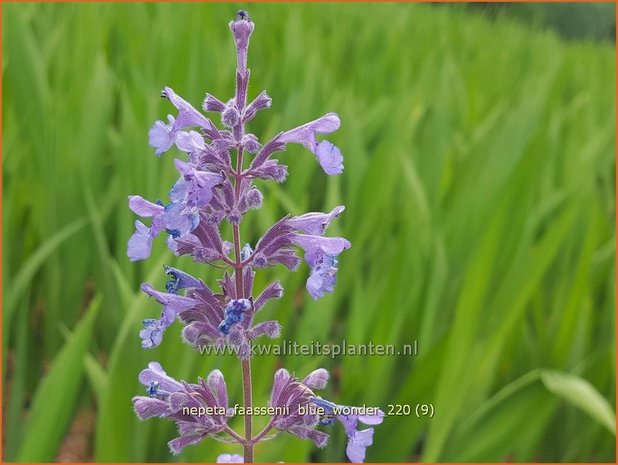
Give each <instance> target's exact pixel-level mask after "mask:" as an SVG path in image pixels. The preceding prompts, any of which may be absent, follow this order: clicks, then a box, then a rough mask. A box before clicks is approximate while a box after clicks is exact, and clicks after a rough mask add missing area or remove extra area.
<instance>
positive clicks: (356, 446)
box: [311, 397, 384, 463]
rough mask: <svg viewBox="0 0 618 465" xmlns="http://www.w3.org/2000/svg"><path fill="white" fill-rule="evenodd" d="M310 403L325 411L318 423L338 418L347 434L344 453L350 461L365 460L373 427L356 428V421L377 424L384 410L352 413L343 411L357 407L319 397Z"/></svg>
mask: <svg viewBox="0 0 618 465" xmlns="http://www.w3.org/2000/svg"><path fill="white" fill-rule="evenodd" d="M311 402H312V403H314V404H315V405H317V406H319V407H321V408H322V409H324V411H325V415H323V416H322V417H321V418H320V420H319V423H320V424H321V425H331V424H332V423H333V422H335V421H336V420H338V421H339V422H341V424H343V426H344V428H345V431H346V434H347V435H348V445H347V448H346V454H347V456H348V458H349V459H350V461H351V462H354V463H362V462H364V460H365V450H366V449H367V447H369V446H370V445H371V444H372V443H373V428H367V429H364V430H358V429H357V425H358V423H359V422H360V423H363V424H365V425H379V424H381V423H382V421H384V412H383V411H382V410H378V411H377V413H375V414H372V415H361V414H353V413H347V414H346V413H344V412H346V411H354V410H355V409H356V410H357V411H358V410H360V408H358V407H346V406H340V405H337V404H335V403H333V402H330V401H328V400H325V399H322V398H320V397H314V398H313V399H312V400H311Z"/></svg>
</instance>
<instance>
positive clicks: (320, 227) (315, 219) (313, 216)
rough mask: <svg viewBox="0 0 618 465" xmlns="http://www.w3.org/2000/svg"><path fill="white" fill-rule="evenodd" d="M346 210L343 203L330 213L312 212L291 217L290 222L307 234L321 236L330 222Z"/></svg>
mask: <svg viewBox="0 0 618 465" xmlns="http://www.w3.org/2000/svg"><path fill="white" fill-rule="evenodd" d="M344 210H345V207H344V206H343V205H339V206H337V207H335V208H333V209H332V210H331V211H330V213H321V212H311V213H305V214H304V215H300V216H295V217H294V218H290V220H289V221H288V224H289V225H290V226H292V228H294V229H296V230H298V231H302V232H304V233H305V234H313V235H319V236H321V235H322V234H324V231H326V228H328V226H329V225H330V222H331V221H332V220H333V219H334V218H337V217H338V216H339V215H341V213H342V212H343V211H344Z"/></svg>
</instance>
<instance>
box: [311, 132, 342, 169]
mask: <svg viewBox="0 0 618 465" xmlns="http://www.w3.org/2000/svg"><path fill="white" fill-rule="evenodd" d="M314 153H315V156H316V158H317V159H318V162H319V163H320V166H321V167H322V169H323V170H324V172H325V173H326V174H328V175H329V176H333V175H335V174H341V173H343V155H341V151H340V150H339V149H338V148H337V147H336V146H335V145H334V144H332V143H331V142H329V141H327V140H323V141H322V142H320V143H319V144H318V146H317V148H316V149H315V152H314Z"/></svg>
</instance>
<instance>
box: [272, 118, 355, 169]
mask: <svg viewBox="0 0 618 465" xmlns="http://www.w3.org/2000/svg"><path fill="white" fill-rule="evenodd" d="M340 124H341V121H340V120H339V115H337V114H336V113H328V114H326V115H324V116H322V117H321V118H318V119H316V120H314V121H311V122H309V123H306V124H303V125H302V126H299V127H297V128H295V129H291V130H289V131H286V132H284V133H282V134H281V135H280V136H279V137H278V140H279V141H280V142H284V143H286V144H287V143H289V142H295V143H298V144H303V145H304V146H305V147H307V148H308V149H309V150H311V152H313V154H314V155H315V157H316V158H317V160H318V162H319V163H320V166H321V167H322V169H323V170H324V172H325V173H326V174H328V175H329V176H333V175H335V174H341V173H342V172H343V156H342V155H341V152H340V151H339V149H338V148H337V147H335V146H334V145H333V144H332V143H330V142H329V141H327V140H324V141H322V142H320V143H319V144H318V142H317V140H316V138H315V136H316V134H328V133H331V132H333V131H336V130H337V129H339V125H340Z"/></svg>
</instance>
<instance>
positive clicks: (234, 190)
mask: <svg viewBox="0 0 618 465" xmlns="http://www.w3.org/2000/svg"><path fill="white" fill-rule="evenodd" d="M253 28H254V24H253V23H252V22H251V21H250V19H249V16H248V15H247V13H246V12H244V11H240V12H239V13H238V14H237V16H236V19H235V20H234V21H232V22H231V23H230V29H231V31H232V33H233V37H234V41H235V44H236V56H237V69H236V89H235V94H234V97H232V98H231V99H229V100H227V101H226V102H224V101H222V100H219V99H218V98H216V97H214V96H212V95H210V94H206V97H205V98H204V101H203V104H202V109H203V110H204V112H206V113H218V118H219V119H220V122H221V127H217V125H215V124H214V123H213V122H212V121H211V119H210V118H209V117H206V116H205V115H204V114H202V113H201V112H200V111H198V110H197V109H196V108H194V107H193V106H192V105H191V104H190V103H188V102H187V101H185V100H184V99H182V98H181V97H179V96H178V95H177V94H176V93H175V92H174V91H173V90H172V89H171V88H169V87H166V88H165V89H163V91H162V93H161V96H162V97H163V98H165V99H166V100H168V101H169V102H170V103H171V105H172V106H173V107H174V108H175V109H176V115H175V116H174V115H168V116H167V122H164V121H156V122H155V124H154V126H153V127H152V128H151V129H150V132H149V142H150V145H151V146H152V147H153V148H154V149H155V154H156V155H157V156H161V155H162V154H164V153H165V152H167V151H169V150H171V149H172V148H173V147H174V146H175V147H176V148H177V149H178V150H179V151H180V152H183V153H184V154H186V156H184V157H182V159H180V158H177V159H175V160H174V167H175V169H176V170H177V171H178V176H179V177H178V180H177V181H176V182H175V183H174V185H173V186H172V187H171V189H170V190H169V200H168V201H167V202H164V201H161V200H157V201H155V202H152V201H149V200H146V199H144V198H142V197H140V196H130V197H129V208H130V209H131V210H132V211H133V212H135V213H136V214H137V215H139V216H141V217H143V218H149V219H150V225H149V226H147V225H145V224H144V223H143V222H142V221H140V220H137V221H136V223H135V226H136V229H135V233H134V234H133V235H132V236H131V238H130V239H129V243H128V249H127V254H128V256H129V258H130V259H131V260H133V261H135V260H143V259H146V258H148V257H149V256H150V254H151V250H152V244H153V241H154V240H155V238H157V237H158V236H160V235H162V236H164V237H165V241H166V244H167V247H168V248H169V249H170V250H171V251H172V252H173V253H174V254H175V255H177V256H182V255H189V256H191V257H192V258H193V260H194V261H195V262H200V263H206V264H210V265H214V266H217V267H219V268H227V270H226V271H225V272H224V273H223V276H222V277H221V279H220V280H219V281H218V283H217V284H218V286H217V287H218V289H216V290H213V289H211V287H209V285H207V284H206V283H205V282H204V281H202V280H201V279H200V278H199V277H195V276H192V275H190V274H188V273H185V272H184V271H182V270H180V269H177V268H172V267H167V266H166V267H165V270H164V271H165V273H167V275H168V276H169V281H168V282H167V284H166V286H165V291H160V290H157V289H154V288H153V287H152V286H151V285H150V284H148V283H144V284H142V287H141V288H142V290H143V291H144V292H145V293H146V294H148V295H149V296H151V297H152V298H154V300H156V301H157V302H158V303H159V304H161V306H162V311H161V314H160V317H159V318H149V319H145V320H144V322H143V328H142V330H141V331H140V337H141V339H142V343H141V344H142V347H143V348H145V349H153V348H156V347H157V346H159V345H160V344H161V342H162V340H163V337H164V334H165V332H166V330H167V329H168V328H169V327H170V326H171V325H172V324H173V323H174V322H175V321H180V322H181V323H182V324H183V325H184V327H183V329H182V338H183V340H184V341H185V342H187V343H188V344H190V345H191V346H193V347H195V348H199V347H203V346H206V345H212V346H226V345H227V346H230V347H231V348H233V349H234V353H235V354H237V355H238V357H239V359H240V361H241V367H242V384H243V403H244V406H245V407H248V408H251V406H252V392H251V391H252V389H251V388H252V386H251V384H252V383H251V365H250V359H251V355H252V351H251V348H252V344H253V341H254V340H256V339H257V338H259V337H260V336H266V337H268V338H276V337H278V336H279V334H280V332H281V325H280V324H279V322H277V321H274V320H261V321H257V318H256V317H257V314H258V313H259V312H260V311H261V310H262V309H263V308H264V306H265V305H266V303H267V302H268V301H269V300H270V299H278V298H280V297H281V296H282V295H283V288H282V287H281V284H280V283H279V281H275V282H273V283H271V284H270V285H268V286H267V287H266V288H264V289H262V290H261V291H260V292H259V293H258V292H256V291H255V290H254V286H253V283H254V277H255V273H256V271H257V270H259V269H261V268H265V267H268V266H273V265H277V264H282V265H284V266H285V267H287V268H288V269H290V270H296V269H297V268H298V266H299V264H300V262H301V258H299V255H298V254H299V252H300V251H303V252H304V260H305V262H306V263H307V265H308V266H309V268H310V273H309V276H308V279H307V284H306V287H307V291H308V292H309V294H310V295H311V296H312V297H313V298H314V299H318V298H320V297H322V296H323V295H324V293H325V292H333V287H334V285H335V282H336V277H337V257H338V256H339V254H341V253H342V252H343V251H344V250H346V249H348V248H349V247H350V243H349V241H348V240H346V239H344V238H342V237H329V236H326V235H325V233H326V230H327V228H328V226H329V225H330V223H331V222H332V221H333V220H334V219H335V218H337V217H338V216H339V215H340V214H341V213H342V212H343V211H344V207H343V206H335V207H334V208H333V209H332V210H331V211H330V212H328V213H316V212H313V213H306V214H304V215H299V216H290V215H288V216H285V217H283V218H282V219H280V220H279V221H278V222H277V223H275V224H274V225H273V226H272V227H270V228H269V229H268V230H267V231H266V232H265V233H264V234H263V236H262V237H261V238H260V239H259V240H258V241H257V242H256V243H255V244H249V243H245V244H244V245H243V244H242V242H241V238H240V224H241V223H242V221H243V218H244V216H245V215H246V214H247V213H248V212H249V210H252V209H258V208H260V207H261V205H262V202H263V195H262V193H261V191H260V190H259V189H258V187H257V186H256V185H255V184H254V181H255V180H258V179H260V180H267V181H268V180H273V181H276V182H280V183H281V182H283V181H284V180H285V179H286V177H287V175H288V170H287V166H285V165H284V164H281V163H280V162H279V160H277V159H275V158H273V155H274V154H276V153H277V152H281V151H283V150H284V149H285V148H286V145H287V144H289V143H297V144H302V145H304V146H305V147H306V148H307V149H309V150H310V151H311V152H312V153H313V155H314V156H315V158H316V160H317V162H318V163H319V164H320V166H321V168H322V169H323V170H324V172H325V173H326V174H327V175H331V176H332V175H337V174H340V173H341V172H342V171H343V157H342V155H341V152H340V151H339V149H338V148H337V147H336V146H335V145H333V144H332V143H331V142H329V141H328V140H318V136H319V135H321V134H329V133H332V132H333V131H335V130H337V129H338V128H339V125H340V120H339V117H338V116H337V114H335V113H328V114H326V115H324V116H322V117H320V118H317V119H316V120H314V121H311V122H309V123H306V124H303V125H302V126H299V127H297V128H294V129H290V130H287V131H283V132H280V133H279V134H277V135H276V136H275V137H274V138H272V139H271V140H270V141H268V142H266V143H265V144H262V143H260V141H259V139H258V137H257V136H256V135H254V134H251V133H248V132H246V124H247V123H248V122H249V121H250V120H251V119H253V118H254V117H255V116H256V115H257V113H258V112H259V111H260V110H264V109H267V108H269V107H270V105H271V99H270V97H269V96H268V95H267V94H266V92H261V93H260V94H258V95H257V97H256V98H255V99H254V100H253V101H251V102H250V103H247V90H248V84H249V76H250V72H249V69H248V68H247V51H248V47H249V38H250V36H251V33H252V32H253ZM245 165H248V166H245ZM224 222H228V223H229V224H231V229H232V238H231V240H225V239H224V238H223V237H222V236H221V232H220V231H221V226H222V224H223V223H224ZM328 378H329V375H328V372H327V371H326V370H324V369H318V370H316V371H314V372H312V373H310V374H309V375H308V376H306V377H305V378H303V379H302V380H299V379H297V378H296V377H295V376H294V375H293V374H291V373H289V372H288V371H286V370H285V369H280V370H279V371H277V373H275V377H274V384H273V389H272V394H271V399H270V402H269V407H271V408H272V412H274V413H273V414H272V416H271V417H270V420H269V422H268V424H267V426H266V427H265V428H264V429H263V430H262V431H261V432H258V433H257V434H253V432H252V420H251V416H250V415H245V416H244V426H245V430H244V434H242V435H241V434H239V433H237V432H236V431H234V430H232V429H231V428H230V426H229V425H228V423H229V420H230V418H232V417H234V416H236V412H235V411H234V409H232V408H230V407H229V405H228V395H227V387H226V382H225V380H224V377H223V374H222V373H221V372H220V371H218V370H214V371H212V372H211V373H210V374H209V375H208V376H207V377H206V380H203V379H199V380H198V382H197V384H189V383H186V382H184V381H176V380H174V379H173V378H171V377H169V376H168V375H167V374H166V373H165V372H164V371H163V368H162V367H161V365H160V364H159V363H157V362H151V363H150V364H149V365H148V368H147V369H145V370H144V371H142V372H141V373H140V375H139V379H140V382H141V383H142V384H144V386H145V388H146V394H147V395H146V396H137V397H135V398H134V399H133V405H134V408H135V411H136V413H137V415H138V417H139V418H141V419H147V418H151V417H160V418H168V419H171V420H173V421H174V422H175V423H176V425H177V428H178V437H177V438H176V439H172V440H171V441H170V442H169V443H168V444H169V447H170V449H171V451H172V453H174V454H178V453H180V452H181V451H182V450H183V449H184V448H185V447H186V446H188V445H190V444H195V443H198V442H200V441H202V440H203V439H204V438H206V437H211V438H214V439H217V440H221V441H225V442H236V443H238V444H239V445H241V446H242V447H243V454H244V455H243V456H239V455H237V454H233V455H230V454H224V455H223V456H220V457H219V460H220V461H225V462H234V461H239V460H244V461H245V462H252V461H253V446H254V445H255V444H256V443H257V442H259V441H261V440H264V439H265V438H266V435H267V434H268V433H269V432H271V431H273V430H274V431H275V432H277V431H280V432H288V433H291V434H293V435H295V436H297V437H299V438H302V439H309V440H312V441H313V442H315V444H316V445H317V446H318V447H324V446H325V445H326V442H327V439H328V434H327V433H325V432H324V431H321V430H320V429H319V428H320V427H321V426H327V425H330V424H332V423H334V422H335V421H337V420H339V421H340V422H341V423H342V424H343V426H344V428H345V430H346V433H347V435H348V447H347V455H348V457H349V458H350V460H352V461H354V462H361V461H363V460H364V457H365V449H366V447H367V446H369V445H370V444H371V443H372V438H373V428H367V429H362V430H359V429H358V428H357V426H358V424H359V423H362V424H366V425H375V424H379V423H381V422H382V419H383V416H384V413H383V412H382V411H381V410H379V409H376V411H374V412H373V413H372V414H369V415H364V414H362V412H360V413H359V412H357V413H356V414H352V413H350V411H349V408H348V407H345V408H343V407H341V406H338V405H337V404H335V403H333V402H330V401H327V400H325V399H322V398H321V397H320V396H318V395H316V394H315V393H314V390H319V389H323V388H324V387H325V386H326V383H327V381H328ZM346 409H347V410H346Z"/></svg>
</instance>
